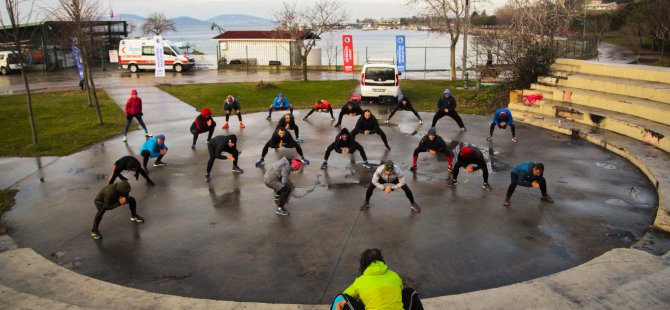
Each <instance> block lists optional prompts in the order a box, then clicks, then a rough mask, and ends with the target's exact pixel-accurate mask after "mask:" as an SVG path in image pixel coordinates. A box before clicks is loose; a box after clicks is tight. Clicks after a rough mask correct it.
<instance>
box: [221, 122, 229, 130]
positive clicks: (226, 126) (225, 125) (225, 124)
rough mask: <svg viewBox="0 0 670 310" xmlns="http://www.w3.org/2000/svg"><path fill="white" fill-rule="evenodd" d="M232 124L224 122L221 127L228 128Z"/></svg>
mask: <svg viewBox="0 0 670 310" xmlns="http://www.w3.org/2000/svg"><path fill="white" fill-rule="evenodd" d="M228 128H230V126H228V123H224V124H223V126H221V129H228Z"/></svg>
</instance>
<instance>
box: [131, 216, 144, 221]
mask: <svg viewBox="0 0 670 310" xmlns="http://www.w3.org/2000/svg"><path fill="white" fill-rule="evenodd" d="M130 220H131V221H133V222H135V223H144V219H143V218H142V217H141V216H139V215H135V216H131V217H130Z"/></svg>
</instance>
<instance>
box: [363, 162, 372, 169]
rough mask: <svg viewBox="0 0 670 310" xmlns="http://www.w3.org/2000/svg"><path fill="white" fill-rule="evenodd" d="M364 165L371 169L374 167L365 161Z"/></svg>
mask: <svg viewBox="0 0 670 310" xmlns="http://www.w3.org/2000/svg"><path fill="white" fill-rule="evenodd" d="M363 167H365V168H368V169H370V168H372V165H371V164H370V163H369V162H367V161H364V162H363Z"/></svg>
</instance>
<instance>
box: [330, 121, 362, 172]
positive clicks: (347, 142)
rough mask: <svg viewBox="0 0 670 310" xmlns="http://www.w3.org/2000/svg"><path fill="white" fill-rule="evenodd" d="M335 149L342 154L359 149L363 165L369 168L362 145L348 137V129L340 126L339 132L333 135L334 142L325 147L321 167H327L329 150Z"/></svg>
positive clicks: (351, 152) (352, 152)
mask: <svg viewBox="0 0 670 310" xmlns="http://www.w3.org/2000/svg"><path fill="white" fill-rule="evenodd" d="M333 150H335V152H337V153H340V154H342V155H347V154H354V152H356V151H359V152H360V153H361V157H362V158H363V166H364V167H365V168H368V169H370V168H371V167H372V166H371V165H370V163H368V157H367V156H366V155H365V150H364V149H363V146H362V145H360V144H359V143H358V142H356V141H355V140H354V139H349V130H348V129H346V128H342V130H340V133H339V134H338V135H337V137H335V142H333V143H331V144H330V145H329V146H328V148H327V149H326V154H325V155H324V156H323V164H321V169H327V168H328V158H329V157H330V152H332V151H333Z"/></svg>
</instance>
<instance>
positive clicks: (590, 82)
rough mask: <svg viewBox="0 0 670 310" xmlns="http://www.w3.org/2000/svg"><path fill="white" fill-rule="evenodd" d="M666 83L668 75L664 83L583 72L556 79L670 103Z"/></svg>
mask: <svg viewBox="0 0 670 310" xmlns="http://www.w3.org/2000/svg"><path fill="white" fill-rule="evenodd" d="M668 83H670V75H668V80H667V81H666V82H665V83H658V82H649V81H639V80H631V79H627V78H616V77H608V76H598V75H591V74H583V73H578V74H573V75H570V76H569V77H568V78H567V79H561V80H559V81H558V85H560V86H565V87H571V88H577V89H586V90H593V91H599V92H602V93H606V94H616V95H622V96H630V97H635V98H641V99H647V100H651V101H656V102H661V103H665V104H670V84H668Z"/></svg>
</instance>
